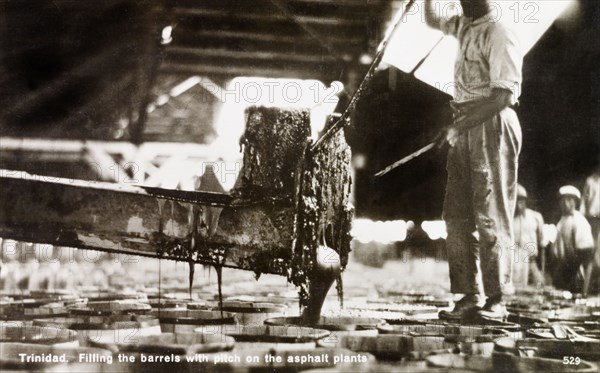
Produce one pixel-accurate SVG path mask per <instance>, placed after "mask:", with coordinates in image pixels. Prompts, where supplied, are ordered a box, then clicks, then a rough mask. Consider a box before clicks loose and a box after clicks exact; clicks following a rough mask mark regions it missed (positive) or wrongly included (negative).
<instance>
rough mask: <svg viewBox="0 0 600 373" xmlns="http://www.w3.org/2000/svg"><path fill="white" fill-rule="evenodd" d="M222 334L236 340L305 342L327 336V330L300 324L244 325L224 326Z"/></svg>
mask: <svg viewBox="0 0 600 373" xmlns="http://www.w3.org/2000/svg"><path fill="white" fill-rule="evenodd" d="M223 334H225V335H228V336H231V337H233V338H234V339H235V340H236V341H238V342H270V343H305V342H310V341H316V340H318V339H320V338H324V337H327V336H328V335H329V332H328V331H327V330H323V329H313V328H308V327H301V326H292V325H287V326H273V325H260V326H244V325H235V326H232V327H228V328H225V329H224V330H223Z"/></svg>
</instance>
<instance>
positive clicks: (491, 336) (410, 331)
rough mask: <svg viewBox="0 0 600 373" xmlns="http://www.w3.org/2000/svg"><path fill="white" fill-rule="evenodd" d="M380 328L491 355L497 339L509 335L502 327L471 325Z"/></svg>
mask: <svg viewBox="0 0 600 373" xmlns="http://www.w3.org/2000/svg"><path fill="white" fill-rule="evenodd" d="M378 329H379V333H380V334H399V335H407V336H412V337H427V338H426V339H424V340H423V341H425V342H427V341H429V340H431V343H432V345H434V346H437V340H438V339H441V340H442V341H443V342H444V344H443V346H442V348H441V349H459V350H461V351H462V352H465V353H469V354H479V355H491V354H492V351H493V350H494V343H495V341H497V340H499V339H500V338H505V337H508V336H509V334H508V332H506V331H504V330H501V329H495V328H488V327H480V326H471V325H448V324H420V325H419V324H412V325H411V324H405V325H382V326H380V327H379V328H378ZM425 351H427V349H426V350H425Z"/></svg>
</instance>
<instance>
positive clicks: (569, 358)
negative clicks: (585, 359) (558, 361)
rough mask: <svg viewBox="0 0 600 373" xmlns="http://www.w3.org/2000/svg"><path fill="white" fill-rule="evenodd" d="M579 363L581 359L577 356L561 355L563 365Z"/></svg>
mask: <svg viewBox="0 0 600 373" xmlns="http://www.w3.org/2000/svg"><path fill="white" fill-rule="evenodd" d="M580 363H581V359H580V358H579V357H574V356H563V364H565V365H567V364H568V365H579V364H580Z"/></svg>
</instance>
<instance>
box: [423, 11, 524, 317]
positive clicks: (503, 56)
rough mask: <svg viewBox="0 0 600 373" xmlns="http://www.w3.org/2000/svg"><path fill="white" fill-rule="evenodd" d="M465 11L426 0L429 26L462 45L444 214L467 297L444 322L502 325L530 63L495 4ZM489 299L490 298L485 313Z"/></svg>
mask: <svg viewBox="0 0 600 373" xmlns="http://www.w3.org/2000/svg"><path fill="white" fill-rule="evenodd" d="M461 6H462V8H463V15H462V16H454V17H452V18H450V19H444V18H441V17H439V16H438V15H437V14H436V12H435V9H434V7H433V1H432V0H425V19H426V21H427V24H428V25H429V26H430V27H433V28H437V29H439V30H441V31H443V32H444V33H445V34H448V35H452V36H454V37H456V38H457V39H458V42H459V52H458V56H457V58H456V63H455V69H454V79H455V81H454V84H455V97H454V102H453V103H452V107H453V109H454V112H455V120H454V123H453V124H452V125H451V126H449V127H447V128H446V130H445V131H444V132H443V134H442V136H441V138H443V139H444V140H445V141H446V142H448V143H449V145H450V150H449V152H448V160H447V166H446V169H447V171H448V181H447V186H446V196H445V200H444V213H443V218H444V221H445V222H446V225H447V230H448V238H447V240H446V248H447V250H448V258H449V266H450V290H451V292H452V293H455V294H464V297H463V298H462V299H461V300H460V301H458V302H457V303H456V305H455V307H454V309H453V310H452V311H442V312H440V315H439V316H440V318H443V319H456V320H460V319H464V318H465V317H468V316H469V315H471V314H473V313H474V312H478V313H479V315H480V316H482V317H484V318H494V319H501V318H504V317H506V315H507V312H506V308H505V307H504V303H503V298H502V296H503V294H505V293H510V292H511V291H512V289H513V286H512V281H511V276H512V260H511V255H510V250H512V249H513V247H514V241H513V233H512V231H513V226H512V224H513V214H514V211H515V204H516V183H517V163H518V156H519V152H520V150H521V126H520V124H519V120H518V118H517V115H516V113H515V112H514V111H513V110H512V109H511V108H510V106H511V105H513V104H515V102H516V100H517V98H518V97H517V95H518V92H519V86H520V84H521V79H522V77H521V67H522V60H523V59H522V56H521V53H520V49H519V46H518V41H517V38H516V36H515V35H514V34H513V33H512V32H510V31H509V30H508V29H507V28H506V27H505V26H504V25H502V24H500V23H498V22H495V20H493V19H492V13H491V8H490V1H489V0H461ZM474 231H477V235H478V240H476V239H475V238H474V235H473V233H474ZM483 295H485V296H486V297H487V299H486V302H485V305H484V306H483V308H482V309H479V306H480V305H481V303H482V301H483V300H484V298H483Z"/></svg>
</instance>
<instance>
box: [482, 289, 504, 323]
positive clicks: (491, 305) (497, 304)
mask: <svg viewBox="0 0 600 373" xmlns="http://www.w3.org/2000/svg"><path fill="white" fill-rule="evenodd" d="M478 313H479V316H481V318H483V319H488V320H497V321H504V320H506V318H507V317H508V311H507V310H506V306H505V305H504V302H502V295H496V296H492V297H488V299H487V301H486V302H485V305H484V306H483V308H482V309H481V310H480V311H479V312H478Z"/></svg>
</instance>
